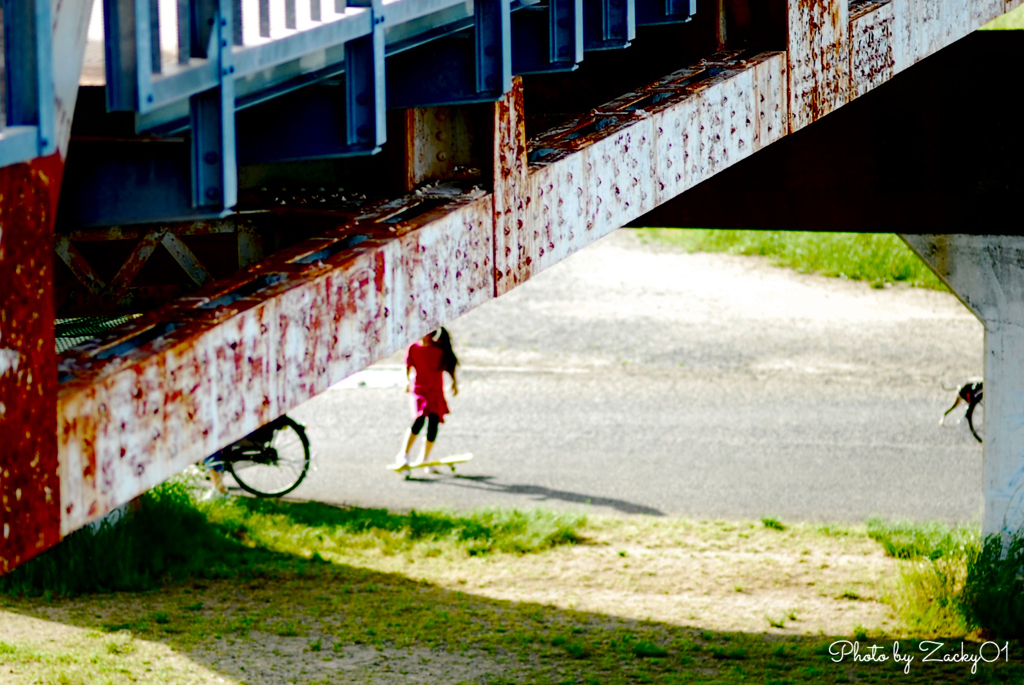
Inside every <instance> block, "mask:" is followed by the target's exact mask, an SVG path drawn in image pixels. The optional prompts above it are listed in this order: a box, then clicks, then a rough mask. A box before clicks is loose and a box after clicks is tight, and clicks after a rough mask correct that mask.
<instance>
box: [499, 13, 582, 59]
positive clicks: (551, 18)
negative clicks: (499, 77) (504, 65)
mask: <svg viewBox="0 0 1024 685" xmlns="http://www.w3.org/2000/svg"><path fill="white" fill-rule="evenodd" d="M582 61H583V0H548V2H547V4H543V5H536V6H532V7H525V8H523V9H520V10H519V11H517V12H514V13H513V14H512V71H513V73H515V74H545V73H550V72H558V71H572V70H574V69H575V68H576V65H577V64H579V63H580V62H582Z"/></svg>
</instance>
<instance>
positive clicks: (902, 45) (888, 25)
mask: <svg viewBox="0 0 1024 685" xmlns="http://www.w3.org/2000/svg"><path fill="white" fill-rule="evenodd" d="M1012 1H1013V4H1014V5H1016V4H1019V2H1017V1H1016V0H1012ZM1010 9H1012V7H1011V6H1010V4H1009V3H1006V2H1004V0H973V1H970V2H962V1H959V0H934V1H931V2H924V1H922V0H890V1H889V2H882V1H880V0H878V1H876V0H869V1H868V2H860V3H857V4H855V5H854V6H853V7H852V9H851V13H850V50H849V53H850V75H849V79H850V96H851V97H859V96H860V95H863V94H864V93H867V92H868V91H870V90H871V89H873V88H876V87H877V86H879V85H881V84H882V83H885V82H886V81H888V80H889V79H891V78H892V77H893V76H895V75H896V74H898V73H899V72H901V71H903V70H904V69H907V68H909V67H911V66H913V65H914V64H916V63H917V62H919V61H921V60H922V59H924V58H925V57H927V56H929V55H931V54H933V53H935V52H937V51H938V50H941V49H942V48H944V47H946V46H947V45H949V44H950V43H952V42H954V41H956V40H959V39H960V38H963V37H964V36H966V35H967V34H968V33H970V32H971V31H974V30H975V29H977V28H979V27H981V26H982V25H984V24H986V23H988V22H989V21H991V20H992V19H995V18H996V17H998V16H1000V15H1001V14H1003V13H1004V12H1007V11H1009V10H1010ZM791 21H792V17H791ZM790 26H791V34H792V29H793V28H794V24H792V23H791V24H790ZM792 59H793V56H792V55H791V60H792ZM814 118H817V117H814ZM811 120H813V119H811ZM807 123H809V121H808V122H807Z"/></svg>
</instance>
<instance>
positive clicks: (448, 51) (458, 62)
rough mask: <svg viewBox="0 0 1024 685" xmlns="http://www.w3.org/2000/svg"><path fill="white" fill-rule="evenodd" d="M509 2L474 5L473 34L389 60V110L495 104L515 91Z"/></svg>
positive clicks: (452, 37) (481, 0)
mask: <svg viewBox="0 0 1024 685" xmlns="http://www.w3.org/2000/svg"><path fill="white" fill-rule="evenodd" d="M510 16H511V15H510V7H509V0H479V1H478V2H475V3H474V17H473V28H472V29H471V30H466V31H461V32H459V33H456V34H454V35H450V36H446V37H444V38H441V39H438V40H435V41H432V42H430V43H428V44H426V45H424V46H422V47H419V48H415V49H413V50H409V51H406V52H402V53H400V54H398V55H395V56H393V57H391V58H389V60H388V96H387V97H388V106H389V107H402V108H408V107H429V106H434V105H458V104H468V103H474V102H493V101H494V100H497V99H498V98H500V97H501V96H502V95H504V94H505V93H506V92H507V91H508V90H509V88H511V87H512V51H511V50H512V49H511V36H510V32H511V24H510V21H511V19H510Z"/></svg>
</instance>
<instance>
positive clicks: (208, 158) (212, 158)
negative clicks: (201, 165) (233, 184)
mask: <svg viewBox="0 0 1024 685" xmlns="http://www.w3.org/2000/svg"><path fill="white" fill-rule="evenodd" d="M203 161H204V162H206V163H207V164H216V163H217V162H219V161H220V155H218V154H217V153H216V152H207V153H206V154H205V155H203ZM207 193H209V191H207Z"/></svg>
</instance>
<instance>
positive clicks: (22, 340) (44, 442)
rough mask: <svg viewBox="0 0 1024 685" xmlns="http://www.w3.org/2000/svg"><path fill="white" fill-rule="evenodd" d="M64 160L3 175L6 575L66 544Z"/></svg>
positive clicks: (1, 528)
mask: <svg viewBox="0 0 1024 685" xmlns="http://www.w3.org/2000/svg"><path fill="white" fill-rule="evenodd" d="M63 166H64V165H63V162H62V161H61V159H60V157H59V155H57V154H53V155H51V156H49V157H45V158H40V159H36V160H34V161H33V162H31V163H28V164H15V165H11V166H8V167H4V168H2V169H0V573H3V572H6V571H7V570H8V569H10V568H13V567H14V566H17V565H18V564H20V563H22V562H23V561H25V560H26V559H29V558H31V557H33V556H35V555H36V554H38V553H39V552H41V551H43V550H44V549H47V548H48V547H51V546H52V545H54V544H56V543H57V542H58V541H59V540H60V528H59V525H60V512H59V506H60V499H59V498H60V482H59V475H58V462H57V440H56V438H57V412H56V403H55V395H56V385H57V377H56V358H55V354H54V344H53V326H54V319H53V317H54V314H53V267H54V264H53V248H52V241H53V218H54V215H55V213H56V204H57V196H58V194H59V192H60V187H59V186H60V179H61V173H62V171H63Z"/></svg>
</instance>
